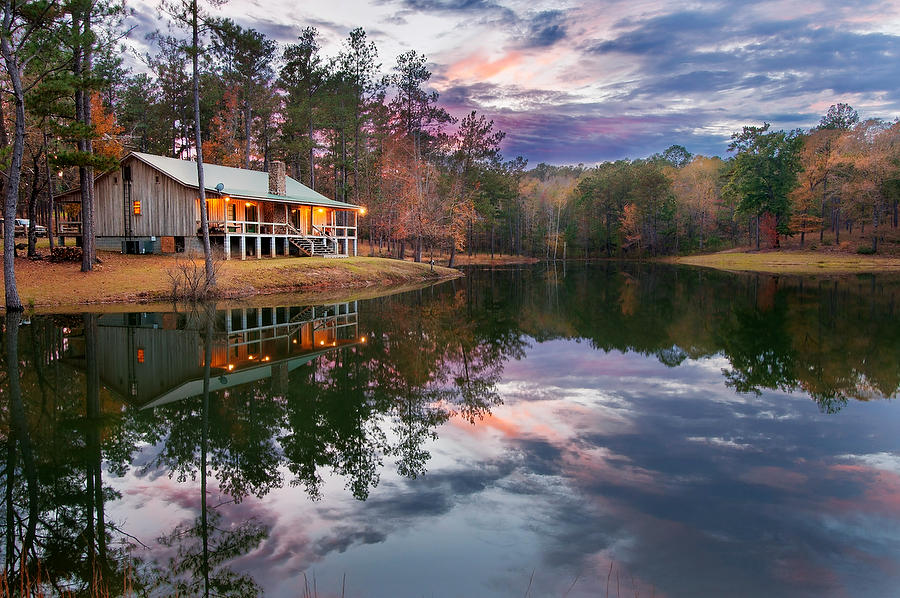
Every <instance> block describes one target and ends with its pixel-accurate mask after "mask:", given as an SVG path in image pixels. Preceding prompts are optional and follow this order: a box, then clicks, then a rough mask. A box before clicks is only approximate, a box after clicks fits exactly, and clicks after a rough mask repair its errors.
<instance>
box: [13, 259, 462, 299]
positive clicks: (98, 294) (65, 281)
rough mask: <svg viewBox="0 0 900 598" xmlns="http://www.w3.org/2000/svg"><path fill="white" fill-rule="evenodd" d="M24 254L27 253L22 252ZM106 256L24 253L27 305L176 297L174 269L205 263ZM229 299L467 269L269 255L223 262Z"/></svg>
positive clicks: (406, 281)
mask: <svg viewBox="0 0 900 598" xmlns="http://www.w3.org/2000/svg"><path fill="white" fill-rule="evenodd" d="M20 253H21V252H20ZM98 257H99V258H100V260H101V263H99V264H97V265H96V266H95V269H94V271H93V272H81V264H80V263H60V264H54V263H50V262H48V261H46V260H30V259H27V258H25V257H20V258H18V259H17V260H16V282H17V286H18V289H19V296H20V297H21V299H22V303H23V304H24V305H25V306H26V307H63V306H76V305H91V304H111V303H122V304H135V303H147V302H154V301H165V300H167V299H170V298H171V289H172V285H173V282H172V276H173V274H176V273H177V272H178V271H179V270H181V269H182V268H183V267H187V268H193V267H194V264H196V265H197V267H199V268H201V269H202V267H203V264H202V260H196V261H191V260H190V258H187V257H184V256H171V255H122V254H120V253H117V252H105V251H101V252H98ZM216 263H217V267H218V287H219V291H220V294H221V296H222V297H223V298H237V297H251V296H255V295H263V294H273V293H295V292H304V293H311V292H317V293H321V292H323V291H333V290H342V289H365V288H372V287H379V288H384V289H385V290H389V289H390V288H391V287H394V286H401V285H415V284H419V283H427V282H433V281H436V280H441V279H443V278H453V277H456V276H460V275H461V273H460V272H459V271H457V270H452V269H449V268H443V267H440V266H435V267H434V270H433V271H432V269H431V267H430V265H429V264H414V263H411V262H402V261H399V260H389V259H381V258H369V257H355V258H337V259H326V258H275V259H271V258H267V259H261V260H255V259H249V260H246V261H240V260H231V261H219V262H216Z"/></svg>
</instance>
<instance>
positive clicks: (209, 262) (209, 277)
mask: <svg viewBox="0 0 900 598" xmlns="http://www.w3.org/2000/svg"><path fill="white" fill-rule="evenodd" d="M197 11H198V8H197V0H191V34H192V39H191V43H192V48H193V52H192V56H191V58H192V62H193V65H192V66H193V69H194V72H193V84H194V143H195V145H196V149H197V188H198V194H199V196H200V230H201V233H202V235H203V258H204V262H205V266H206V291H209V290H210V289H211V288H212V287H214V286H216V270H215V267H214V266H213V258H212V247H211V246H210V243H209V212H208V209H207V205H206V182H205V181H204V180H203V137H202V135H201V132H200V66H199V58H200V28H199V23H198V20H199V17H198V15H197ZM225 250H226V251H228V250H229V248H228V247H226V248H225Z"/></svg>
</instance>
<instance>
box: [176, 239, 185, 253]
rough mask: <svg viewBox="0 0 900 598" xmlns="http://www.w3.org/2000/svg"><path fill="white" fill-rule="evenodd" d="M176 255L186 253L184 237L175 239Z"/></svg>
mask: <svg viewBox="0 0 900 598" xmlns="http://www.w3.org/2000/svg"><path fill="white" fill-rule="evenodd" d="M175 253H184V237H175Z"/></svg>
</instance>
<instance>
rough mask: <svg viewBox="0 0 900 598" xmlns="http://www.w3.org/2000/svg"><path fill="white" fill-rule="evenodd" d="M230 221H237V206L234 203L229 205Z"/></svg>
mask: <svg viewBox="0 0 900 598" xmlns="http://www.w3.org/2000/svg"><path fill="white" fill-rule="evenodd" d="M228 219H229V220H232V221H233V220H237V206H236V205H234V204H233V203H230V204H228Z"/></svg>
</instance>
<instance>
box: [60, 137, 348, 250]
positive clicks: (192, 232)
mask: <svg viewBox="0 0 900 598" xmlns="http://www.w3.org/2000/svg"><path fill="white" fill-rule="evenodd" d="M203 174H204V187H205V188H206V201H207V206H208V210H209V212H208V213H209V233H210V241H211V243H212V245H213V248H214V250H217V251H219V252H221V253H222V254H223V255H224V257H225V259H232V258H234V257H237V258H240V259H247V257H253V258H262V257H264V256H270V257H275V256H288V255H294V256H310V255H323V256H326V257H346V256H355V255H356V250H357V230H358V229H357V225H358V221H359V216H360V215H361V214H364V213H365V209H364V208H362V207H361V206H356V205H353V204H349V203H345V202H341V201H335V200H333V199H328V198H327V197H325V196H324V195H321V194H319V193H316V192H315V191H313V190H312V189H310V188H309V187H306V186H305V185H303V184H301V183H300V182H299V181H296V180H294V179H292V178H291V177H289V176H286V174H285V167H284V163H283V162H278V161H276V162H272V163H271V165H270V168H269V172H267V173H266V172H260V171H256V170H245V169H243V168H232V167H228V166H218V165H216V164H204V165H203ZM198 189H199V187H198V184H197V164H196V162H191V161H187V160H178V159H175V158H166V157H163V156H155V155H152V154H143V153H138V152H132V153H130V154H128V155H127V156H125V158H123V159H122V161H121V163H120V165H119V169H118V170H114V171H112V172H108V173H105V174H103V175H101V176H99V177H97V178H96V180H95V181H94V201H95V206H94V226H95V236H96V246H97V248H98V249H105V250H112V251H121V252H122V253H177V252H181V251H191V250H194V251H202V250H203V238H202V233H201V229H200V199H199V196H198V195H199V194H198ZM56 203H57V206H58V208H57V214H56V223H57V226H56V231H55V233H54V234H56V235H58V236H59V237H60V242H61V243H63V244H64V243H65V240H66V239H74V240H75V242H76V244H80V242H81V216H80V215H81V191H80V189H75V190H72V191H68V192H66V193H64V194H62V195H60V196H58V197H57V198H56Z"/></svg>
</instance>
